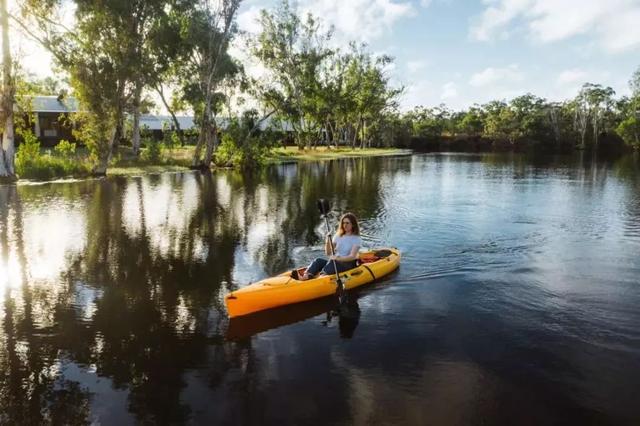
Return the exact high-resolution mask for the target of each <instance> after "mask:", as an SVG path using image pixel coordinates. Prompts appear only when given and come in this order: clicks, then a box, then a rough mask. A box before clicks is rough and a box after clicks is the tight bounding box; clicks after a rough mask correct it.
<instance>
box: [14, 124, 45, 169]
mask: <svg viewBox="0 0 640 426" xmlns="http://www.w3.org/2000/svg"><path fill="white" fill-rule="evenodd" d="M22 138H23V139H24V141H23V142H22V143H21V144H20V145H19V146H18V150H17V151H16V168H17V170H18V174H20V175H22V172H24V171H25V170H26V168H28V167H29V166H31V165H33V164H36V163H38V162H39V160H40V141H38V138H37V137H36V136H35V135H34V134H33V132H22Z"/></svg>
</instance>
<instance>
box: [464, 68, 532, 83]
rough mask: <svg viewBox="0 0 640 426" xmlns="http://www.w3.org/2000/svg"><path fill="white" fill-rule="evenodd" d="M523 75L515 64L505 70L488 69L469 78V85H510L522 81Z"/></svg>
mask: <svg viewBox="0 0 640 426" xmlns="http://www.w3.org/2000/svg"><path fill="white" fill-rule="evenodd" d="M523 78H524V74H523V73H522V71H520V68H519V67H518V65H517V64H512V65H509V66H508V67H506V68H493V67H489V68H486V69H484V70H483V71H481V72H479V73H475V74H473V75H472V76H471V79H470V80H469V84H470V85H472V86H475V87H485V86H491V85H493V84H496V83H511V82H517V81H522V80H523Z"/></svg>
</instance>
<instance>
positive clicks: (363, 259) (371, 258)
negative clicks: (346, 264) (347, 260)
mask: <svg viewBox="0 0 640 426" xmlns="http://www.w3.org/2000/svg"><path fill="white" fill-rule="evenodd" d="M379 259H380V258H379V257H378V256H373V255H370V254H368V255H365V256H361V257H360V258H359V259H358V261H357V262H356V263H357V264H358V266H360V265H363V264H365V263H373V262H375V261H377V260H379Z"/></svg>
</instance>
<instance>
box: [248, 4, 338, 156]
mask: <svg viewBox="0 0 640 426" xmlns="http://www.w3.org/2000/svg"><path fill="white" fill-rule="evenodd" d="M260 24H261V26H262V31H261V32H260V34H259V35H258V37H257V38H256V39H255V40H253V41H252V42H251V51H252V53H253V55H254V57H256V58H257V59H258V60H259V61H260V62H261V64H262V65H263V66H264V67H265V68H266V69H267V71H268V72H269V77H267V78H265V79H263V81H262V83H259V82H255V83H256V84H257V90H256V91H257V93H258V97H259V98H260V100H261V102H263V103H264V104H265V105H267V106H268V107H269V109H273V110H276V111H278V113H279V114H280V115H282V116H283V117H285V118H286V120H287V121H289V122H290V123H291V125H292V126H293V129H294V132H295V137H296V143H297V145H298V146H299V147H300V148H302V147H304V146H309V145H310V144H311V142H312V140H313V139H317V138H318V137H319V134H320V130H321V124H322V121H323V119H322V118H320V117H321V116H324V117H326V107H323V106H322V98H321V97H319V96H318V94H319V93H321V88H320V87H321V86H320V72H321V69H322V65H323V61H324V60H325V59H326V58H328V57H329V56H330V55H331V54H332V51H331V50H330V49H329V48H328V47H327V46H326V44H327V42H328V41H329V40H330V39H331V36H332V30H329V31H326V32H321V30H320V23H319V22H318V21H317V20H316V19H315V18H314V17H313V16H312V15H311V14H308V15H307V16H306V19H304V20H302V19H301V18H300V17H299V16H298V15H297V14H296V12H295V11H294V10H292V9H291V7H290V6H289V3H288V1H286V0H284V1H282V2H281V3H280V6H279V8H278V9H277V10H276V12H275V13H274V14H271V13H269V12H267V11H265V10H263V11H262V12H261V15H260ZM324 99H325V100H326V98H324Z"/></svg>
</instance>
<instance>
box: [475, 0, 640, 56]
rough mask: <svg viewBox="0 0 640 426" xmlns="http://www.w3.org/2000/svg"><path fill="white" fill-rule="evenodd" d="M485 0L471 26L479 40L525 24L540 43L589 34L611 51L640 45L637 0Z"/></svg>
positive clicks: (502, 34) (489, 38)
mask: <svg viewBox="0 0 640 426" xmlns="http://www.w3.org/2000/svg"><path fill="white" fill-rule="evenodd" d="M484 3H485V4H486V8H485V10H484V12H483V13H482V15H481V16H479V17H478V18H476V20H475V21H474V24H473V25H472V26H471V29H470V35H471V37H472V38H474V39H476V40H480V41H486V40H491V39H494V38H496V37H500V36H504V35H505V34H508V33H509V31H510V30H513V29H514V28H515V27H516V26H518V27H520V26H522V27H524V28H525V30H526V31H527V32H528V34H529V36H530V37H531V38H532V39H533V40H534V41H537V42H541V43H550V42H555V41H559V40H564V39H567V38H570V37H574V36H576V35H580V34H588V35H593V36H594V37H596V39H597V40H598V43H599V45H600V46H601V47H602V48H604V49H605V50H607V51H609V52H622V51H626V50H631V49H634V48H638V47H640V25H638V22H639V20H640V2H638V0H608V1H606V2H605V1H603V0H562V1H558V0H485V1H484ZM521 24H524V25H521Z"/></svg>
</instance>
